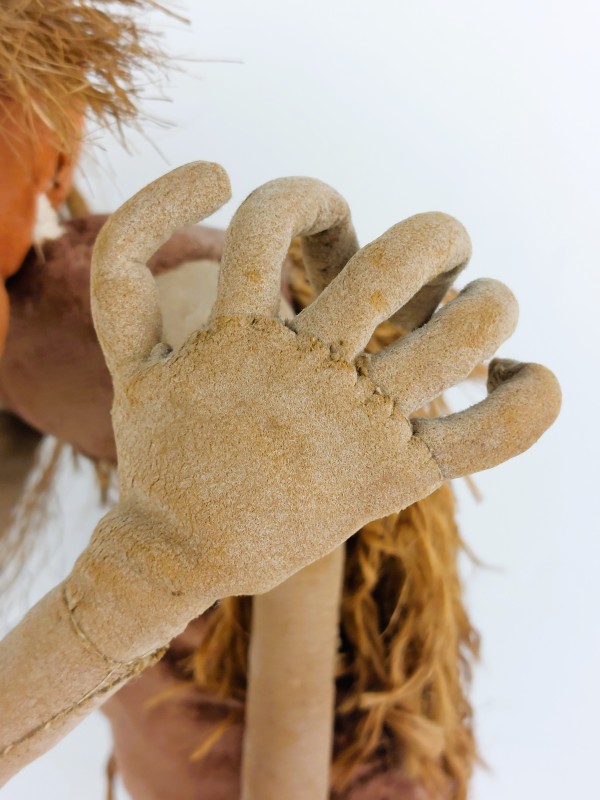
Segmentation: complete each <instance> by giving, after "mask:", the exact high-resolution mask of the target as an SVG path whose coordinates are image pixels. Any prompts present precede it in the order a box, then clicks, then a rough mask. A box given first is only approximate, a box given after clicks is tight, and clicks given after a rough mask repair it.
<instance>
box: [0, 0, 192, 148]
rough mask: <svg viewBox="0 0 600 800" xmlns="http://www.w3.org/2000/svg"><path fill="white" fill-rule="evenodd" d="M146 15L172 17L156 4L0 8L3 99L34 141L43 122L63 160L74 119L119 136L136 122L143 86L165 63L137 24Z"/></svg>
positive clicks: (18, 3)
mask: <svg viewBox="0 0 600 800" xmlns="http://www.w3.org/2000/svg"><path fill="white" fill-rule="evenodd" d="M149 9H157V10H160V11H163V12H164V13H167V14H169V15H170V16H175V15H174V14H173V12H172V11H171V10H169V9H168V8H166V7H165V5H164V4H163V3H159V2H155V0H116V2H112V0H94V2H89V0H3V2H2V4H1V5H0V30H2V36H1V37H0V98H4V99H6V100H9V101H12V102H13V103H14V107H15V108H17V109H19V112H20V116H19V120H21V115H22V117H23V119H24V121H25V125H26V126H27V129H28V130H29V132H30V133H31V134H32V135H35V132H36V130H37V129H38V126H39V123H40V122H42V123H43V124H44V125H46V126H47V127H48V128H49V129H50V130H51V131H53V132H54V133H55V134H56V136H57V139H58V143H59V145H60V147H61V148H62V149H64V150H66V151H67V152H68V151H69V150H70V148H71V147H72V146H73V142H74V141H76V140H77V139H78V138H79V133H80V131H79V123H78V118H77V115H85V116H88V117H91V118H92V119H94V120H95V121H97V122H98V123H99V124H100V125H101V126H105V127H108V128H116V129H117V131H118V132H121V128H122V125H123V124H127V123H132V122H133V121H134V120H135V118H136V116H137V113H138V110H137V102H138V100H139V97H140V93H141V90H142V88H143V87H142V85H141V80H143V78H144V76H145V77H146V78H147V79H150V76H151V75H152V74H154V72H155V70H156V69H157V68H158V69H160V68H161V67H163V66H164V65H165V63H166V59H165V56H164V54H163V53H162V51H161V49H160V47H159V46H158V34H157V33H155V32H151V31H150V30H149V29H148V28H146V26H145V25H144V24H143V23H142V22H141V21H140V20H141V17H142V14H143V13H144V12H147V11H148V10H149ZM180 19H181V18H180Z"/></svg>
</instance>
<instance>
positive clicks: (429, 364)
mask: <svg viewBox="0 0 600 800" xmlns="http://www.w3.org/2000/svg"><path fill="white" fill-rule="evenodd" d="M517 318H518V306H517V301H516V300H515V297H514V295H513V294H512V292H511V291H510V290H509V289H508V288H507V287H506V286H504V284H502V283H500V282H499V281H494V280H488V279H481V280H477V281H473V283H470V284H469V285H468V286H467V287H465V289H463V291H462V292H461V293H460V294H459V295H458V296H457V297H456V298H455V299H454V300H452V301H450V302H449V303H448V304H447V305H446V306H444V307H443V308H442V309H440V311H438V312H437V313H436V314H435V315H434V316H433V318H432V319H431V320H430V321H429V322H427V323H426V324H425V325H423V327H421V328H419V329H418V330H416V331H413V332H412V333H409V334H408V335H407V336H405V337H403V338H402V339H398V340H397V341H396V342H394V344H392V345H390V346H389V347H386V348H384V349H383V350H381V351H380V352H378V353H376V354H375V355H373V356H365V357H364V359H363V360H362V361H361V371H362V372H364V373H365V374H366V375H368V376H369V377H370V378H371V380H372V381H373V382H374V383H375V384H376V386H378V387H380V388H381V389H383V390H384V392H386V394H389V395H391V396H392V397H393V398H394V400H395V401H397V404H398V406H399V408H400V409H402V411H403V412H404V413H405V414H410V413H412V412H413V411H415V410H416V409H418V408H420V407H421V406H423V405H424V404H425V403H427V402H429V401H430V400H433V399H434V398H435V397H437V396H438V395H440V394H441V393H442V392H443V391H444V389H448V388H449V387H450V386H454V384H456V383H458V382H459V381H461V380H463V379H464V378H467V377H468V376H469V375H470V373H471V372H472V370H473V369H474V368H475V367H476V366H477V364H479V363H480V362H481V361H483V360H485V359H487V358H490V357H491V356H492V355H493V354H494V353H495V352H496V350H497V348H498V347H499V346H500V345H501V344H502V342H504V341H505V340H506V339H508V337H509V336H510V335H511V333H512V332H513V331H514V329H515V326H516V324H517Z"/></svg>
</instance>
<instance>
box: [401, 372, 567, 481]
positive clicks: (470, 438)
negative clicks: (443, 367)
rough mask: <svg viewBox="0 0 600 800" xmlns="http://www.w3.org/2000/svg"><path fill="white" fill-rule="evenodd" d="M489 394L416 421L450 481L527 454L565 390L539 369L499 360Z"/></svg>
mask: <svg viewBox="0 0 600 800" xmlns="http://www.w3.org/2000/svg"><path fill="white" fill-rule="evenodd" d="M488 374H489V377H488V391H489V394H488V396H487V397H486V398H485V400H482V401H481V402H480V403H477V405H474V406H472V407H471V408H468V409H467V410H466V411H460V412H459V413H457V414H450V415H449V416H447V417H441V418H439V419H426V418H418V419H415V420H413V429H414V433H415V435H416V436H418V437H419V438H420V439H422V440H423V441H424V442H425V443H426V444H427V446H428V447H429V449H430V450H431V452H432V454H433V457H434V458H435V460H436V461H437V463H438V465H439V467H440V469H441V471H442V474H443V475H444V477H446V478H458V477H461V476H464V475H470V474H471V473H473V472H480V471H481V470H484V469H489V468H490V467H495V466H496V465H497V464H501V463H502V462H503V461H506V460H507V459H509V458H512V457H513V456H516V455H518V454H519V453H522V452H524V451H525V450H527V449H528V448H529V447H531V445H532V444H534V442H536V441H537V440H538V439H539V437H540V436H541V435H542V434H543V433H544V431H545V430H546V429H547V428H549V427H550V425H551V424H552V423H553V422H554V420H555V419H556V416H557V415H558V412H559V410H560V402H561V393H560V386H559V384H558V381H557V380H556V378H555V376H554V375H553V374H552V372H550V370H549V369H546V367H542V366H540V365H539V364H522V363H520V362H519V361H510V360H506V359H494V361H492V362H491V364H490V366H489V373H488Z"/></svg>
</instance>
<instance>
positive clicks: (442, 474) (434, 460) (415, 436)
mask: <svg viewBox="0 0 600 800" xmlns="http://www.w3.org/2000/svg"><path fill="white" fill-rule="evenodd" d="M413 438H414V439H418V441H419V442H421V443H422V444H423V445H425V447H426V448H427V451H428V452H429V455H430V456H431V460H432V461H433V463H434V464H435V466H436V468H437V471H438V473H439V476H440V480H441V482H442V483H444V482H445V481H446V477H445V476H444V473H443V472H442V468H441V467H440V465H439V464H438V462H437V458H436V457H435V455H434V454H433V450H432V449H431V447H430V446H429V444H428V443H427V442H426V441H425V439H423V438H422V437H421V436H419V434H418V433H415V432H414V428H413Z"/></svg>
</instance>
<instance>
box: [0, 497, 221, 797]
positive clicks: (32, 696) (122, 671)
mask: <svg viewBox="0 0 600 800" xmlns="http://www.w3.org/2000/svg"><path fill="white" fill-rule="evenodd" d="M147 528H148V522H147V521H145V520H144V519H143V518H141V517H140V518H139V519H136V518H135V515H132V514H131V512H130V511H127V512H122V511H121V510H120V509H119V508H118V507H117V508H116V509H114V510H113V511H111V512H110V513H109V514H108V515H107V516H106V517H104V518H103V519H102V520H101V521H100V523H99V524H98V526H97V528H96V531H95V533H94V535H93V537H92V540H91V543H90V545H89V547H88V549H87V550H86V551H85V553H84V555H83V556H82V557H80V559H79V561H78V562H77V565H76V567H75V569H74V571H73V573H72V575H71V576H70V578H68V579H67V580H66V581H64V582H63V583H61V584H60V585H58V586H56V587H55V588H54V589H52V591H50V592H49V593H48V594H47V595H46V596H45V597H44V598H42V600H40V601H39V602H38V603H37V604H36V605H35V606H34V607H33V608H32V609H31V611H29V613H28V614H27V615H26V616H25V618H24V619H23V620H22V621H21V623H20V624H19V625H18V626H17V627H16V628H15V629H14V630H13V631H11V632H10V633H9V634H8V635H7V636H6V637H5V638H4V639H3V640H2V642H0V698H2V700H1V714H0V784H2V783H4V782H5V781H6V780H8V778H10V777H11V776H12V775H14V774H15V773H16V772H18V771H19V770H20V769H21V768H22V767H23V766H25V765H26V764H28V763H29V762H30V761H32V760H33V759H35V758H37V757H38V756H40V755H41V754H42V753H44V752H45V751H46V750H48V749H49V748H50V747H52V746H53V745H54V744H55V743H56V742H57V741H59V740H60V739H61V738H62V737H63V736H64V735H65V734H66V733H68V732H69V731H70V730H71V729H72V728H74V727H75V726H76V725H77V724H78V723H79V722H80V721H81V720H82V719H83V718H84V717H86V716H87V715H88V714H89V713H90V712H91V711H92V710H93V709H95V708H97V707H98V706H99V705H101V704H102V703H103V702H104V701H105V700H106V699H108V697H110V695H111V694H112V693H113V692H115V691H116V690H117V689H118V688H119V687H120V686H122V685H123V684H124V683H125V682H126V681H128V680H129V679H130V678H132V677H134V676H135V675H137V674H139V673H140V672H141V671H142V670H143V669H145V667H147V666H149V665H150V664H152V663H154V662H155V661H157V660H158V659H159V658H160V657H161V656H162V654H163V652H164V648H163V647H162V645H164V644H166V643H167V642H168V641H169V640H170V639H171V638H172V636H173V632H174V630H175V628H177V627H180V628H181V629H183V627H185V624H186V623H187V621H188V619H189V618H190V616H193V614H191V612H190V610H189V608H188V607H186V604H185V603H182V602H181V601H180V598H179V597H177V596H176V595H174V594H173V593H172V590H171V589H170V587H169V586H168V584H167V583H165V582H164V580H163V579H162V578H163V575H161V571H160V569H159V568H158V563H157V560H156V559H155V558H154V557H153V555H152V554H151V553H150V552H148V553H146V554H145V556H144V555H141V556H139V555H137V556H135V567H134V568H133V569H132V568H131V564H132V559H131V556H132V553H131V546H132V543H136V542H137V543H140V542H141V541H142V540H143V538H144V535H145V534H146V533H147ZM108 531H110V535H111V536H114V533H115V532H117V534H118V537H119V539H120V540H121V543H122V545H123V546H122V547H116V548H115V547H114V545H113V546H111V551H110V555H107V554H106V553H105V552H103V551H104V543H105V539H106V533H107V532H108ZM153 533H155V534H156V533H160V532H158V531H157V530H156V527H155V526H154V530H153ZM164 533H166V532H164ZM134 546H135V545H134ZM196 581H197V585H198V588H199V589H200V591H199V593H198V594H197V595H196V596H195V598H194V605H193V608H194V613H202V612H203V611H204V610H205V609H206V608H207V607H208V606H209V605H211V603H212V602H213V600H214V598H207V599H206V601H204V602H203V601H202V599H201V595H202V591H201V588H200V587H201V585H202V576H201V575H200V574H199V575H197V576H196ZM90 618H93V621H94V624H93V626H91V625H90V624H89V622H88V619H90ZM167 618H168V620H169V623H168V632H167V631H165V630H164V629H163V630H160V628H161V625H160V623H159V626H158V629H157V626H156V624H155V621H159V620H160V619H163V620H164V619H167ZM179 620H180V621H179Z"/></svg>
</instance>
